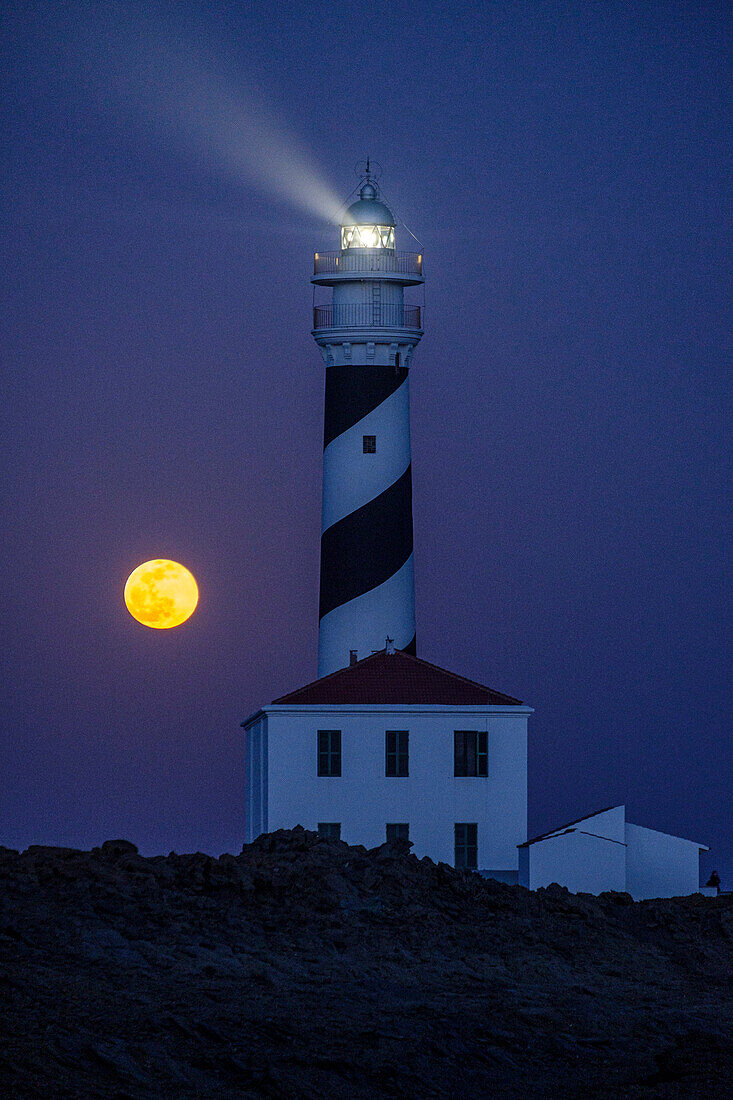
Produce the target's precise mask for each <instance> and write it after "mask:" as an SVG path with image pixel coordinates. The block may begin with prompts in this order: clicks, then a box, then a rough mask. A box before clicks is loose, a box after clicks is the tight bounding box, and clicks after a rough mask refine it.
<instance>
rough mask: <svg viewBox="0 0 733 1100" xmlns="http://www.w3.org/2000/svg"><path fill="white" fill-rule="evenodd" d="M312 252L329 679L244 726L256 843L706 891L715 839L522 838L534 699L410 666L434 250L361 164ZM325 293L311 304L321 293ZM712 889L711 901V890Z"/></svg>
mask: <svg viewBox="0 0 733 1100" xmlns="http://www.w3.org/2000/svg"><path fill="white" fill-rule="evenodd" d="M340 230H341V239H340V245H341V247H340V249H339V250H338V251H337V252H317V253H316V255H315V269H314V274H313V283H314V284H315V286H316V287H326V288H328V289H330V292H331V300H330V301H328V302H325V303H323V304H321V305H314V317H313V336H314V338H315V341H316V343H317V344H318V346H319V348H320V349H321V353H322V355H323V359H324V362H325V364H326V406H325V417H324V432H323V505H322V534H321V597H320V604H321V606H320V631H319V645H318V679H317V680H314V681H312V682H311V683H308V684H304V685H303V686H302V687H300V688H296V689H295V690H294V691H289V692H288V693H287V694H285V695H280V696H279V697H278V698H276V699H274V700H273V701H272V703H270V704H268V705H266V706H263V707H261V708H260V709H259V710H257V711H255V713H254V714H251V715H250V716H249V718H247V719H246V720H245V721H244V722H243V723H242V726H243V727H244V730H245V738H246V749H245V751H246V765H245V767H246V775H247V785H246V807H247V808H246V832H245V835H246V839H247V842H250V841H253V840H254V839H255V838H256V837H258V836H260V834H261V833H266V832H269V831H273V830H276V829H288V828H292V827H293V826H295V825H302V826H303V827H305V828H306V829H311V830H314V831H317V832H318V834H319V835H320V836H321V837H323V838H326V839H328V840H331V841H335V840H339V839H340V840H346V841H348V842H349V843H350V844H363V845H365V846H366V847H368V848H371V847H376V846H377V845H380V844H383V843H384V842H385V841H387V842H390V841H398V840H409V841H410V842H411V844H412V845H413V847H414V853H415V854H416V855H418V856H420V857H423V856H429V857H430V858H431V859H433V860H435V861H436V862H444V863H450V862H452V863H453V865H454V866H455V867H459V868H462V869H464V870H473V871H478V872H479V873H480V874H482V875H484V876H485V877H487V878H495V879H499V880H500V881H502V882H506V883H521V884H522V885H524V886H527V887H529V888H530V889H535V888H537V887H541V886H548V885H550V884H551V883H553V882H555V883H560V884H562V885H565V886H567V887H568V888H569V889H570V890H573V891H585V892H589V893H599V892H601V891H603V890H618V891H629V892H630V893H631V894H632V896H633V897H634V898H636V899H640V898H652V897H673V896H675V895H678V894H689V893H694V892H696V891H697V890H698V888H699V887H698V883H699V853H700V850H701V849H703V848H704V847H705V846H704V845H700V844H697V843H696V842H693V841H690V840H686V839H684V838H682V837H676V836H671V835H669V834H666V833H661V832H658V831H657V830H653V829H646V828H642V827H641V826H638V825H632V824H630V823H629V822H627V821H626V811H625V808H624V806H622V805H618V806H610V807H606V808H605V809H603V810H599V811H596V813H594V814H590V815H588V816H586V817H584V818H581V819H579V820H576V821H572V822H570V823H569V824H568V825H564V826H562V827H561V828H559V829H555V830H553V831H552V832H549V833H543V834H541V835H540V836H537V837H534V838H533V839H531V840H527V721H528V719H529V717H530V715H531V714H532V708H531V707H528V706H526V705H525V704H524V703H522V702H521V700H519V699H516V698H514V697H513V696H511V695H506V694H504V693H503V692H500V691H495V690H494V689H493V688H490V687H488V686H486V685H485V684H481V683H478V682H477V681H475V680H469V679H467V678H466V677H465V676H462V675H460V674H459V673H456V672H451V671H450V670H448V669H446V668H441V667H440V666H439V665H435V664H432V663H431V662H430V661H427V660H425V659H424V658H423V657H418V656H417V654H416V653H415V594H414V583H413V551H412V484H411V468H410V400H409V390H408V385H409V370H410V364H411V362H412V355H413V352H414V349H415V348H416V347H417V344H418V343H419V341H420V337H421V336H422V327H421V317H420V310H419V308H418V307H417V306H416V305H409V304H405V301H404V293H405V288H407V287H411V286H419V285H420V284H421V283H422V282H423V272H422V256H421V255H420V254H419V253H417V252H397V251H396V250H395V219H394V217H393V215H392V211H391V210H390V209H389V207H388V206H387V205H386V203H385V202H383V201H382V199H381V197H380V194H379V189H378V186H377V181H376V180H375V179H374V178H373V176H372V175H371V173H370V172H369V163H368V162H367V170H366V173H365V175H364V176H363V177H362V180H361V183H360V187H359V198H358V200H357V201H356V202H354V203H352V205H351V206H349V207H348V209H347V210H346V211H345V212H344V215H343V217H342V219H341V226H340ZM316 293H318V291H316ZM711 889H712V888H711Z"/></svg>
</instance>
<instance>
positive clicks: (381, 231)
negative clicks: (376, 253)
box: [341, 181, 395, 248]
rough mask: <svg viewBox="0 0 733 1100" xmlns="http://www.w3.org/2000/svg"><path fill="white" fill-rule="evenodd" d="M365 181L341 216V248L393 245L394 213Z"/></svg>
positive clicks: (372, 186) (389, 246)
mask: <svg viewBox="0 0 733 1100" xmlns="http://www.w3.org/2000/svg"><path fill="white" fill-rule="evenodd" d="M378 196H379V192H378V191H377V188H376V186H375V185H374V184H373V183H371V182H370V181H367V182H366V183H365V184H364V185H363V186H362V188H361V190H360V191H359V198H358V199H357V201H356V202H352V204H351V206H350V207H349V208H348V210H347V211H346V212H345V214H344V216H343V218H342V219H341V247H342V248H394V227H395V218H394V214H393V213H392V211H391V210H390V208H389V207H388V206H387V204H386V203H384V202H381V201H380V199H379V197H378Z"/></svg>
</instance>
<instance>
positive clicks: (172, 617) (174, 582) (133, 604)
mask: <svg viewBox="0 0 733 1100" xmlns="http://www.w3.org/2000/svg"><path fill="white" fill-rule="evenodd" d="M198 602H199V590H198V585H197V584H196V580H195V578H194V575H193V573H190V572H189V570H188V569H186V567H185V565H180V564H179V563H178V562H177V561H170V559H169V558H153V560H152V561H144V562H143V563H142V565H138V567H137V569H133V571H132V573H130V576H129V577H128V578H127V583H126V584H125V604H126V605H127V610H128V611H129V612H130V614H131V615H132V617H133V619H137V621H138V622H139V623H143V625H144V626H151V627H153V628H154V629H155V630H168V628H169V627H171V626H180V624H181V623H185V621H186V619H189V618H190V617H191V615H193V613H194V611H195V610H196V604H197V603H198Z"/></svg>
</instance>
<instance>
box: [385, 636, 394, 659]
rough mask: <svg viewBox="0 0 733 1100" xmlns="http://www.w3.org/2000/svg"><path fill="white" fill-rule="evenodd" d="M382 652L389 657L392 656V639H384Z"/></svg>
mask: <svg viewBox="0 0 733 1100" xmlns="http://www.w3.org/2000/svg"><path fill="white" fill-rule="evenodd" d="M384 651H385V653H386V654H388V656H390V657H391V656H392V655H393V654H394V638H387V639H386V645H385V647H384Z"/></svg>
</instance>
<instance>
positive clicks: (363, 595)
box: [313, 162, 423, 676]
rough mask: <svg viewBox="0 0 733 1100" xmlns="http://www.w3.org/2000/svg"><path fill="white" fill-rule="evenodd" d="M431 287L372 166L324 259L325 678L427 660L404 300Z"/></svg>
mask: <svg viewBox="0 0 733 1100" xmlns="http://www.w3.org/2000/svg"><path fill="white" fill-rule="evenodd" d="M422 282H423V274H422V255H420V254H419V253H417V252H396V251H395V219H394V217H393V215H392V212H391V210H390V209H389V207H388V206H386V205H385V203H384V202H382V201H381V200H380V198H379V189H378V186H377V183H376V180H375V179H374V178H373V177H372V176H371V174H370V172H369V163H368V162H367V170H366V174H365V176H364V177H363V179H362V183H361V186H360V189H359V198H358V200H357V201H356V202H355V203H353V204H352V205H351V206H350V207H349V208H348V210H347V211H346V212H345V214H344V217H343V218H342V222H341V249H340V251H338V252H317V253H316V255H315V267H314V275H313V283H314V284H316V285H317V286H324V287H332V288H333V296H332V300H331V302H330V303H328V304H326V305H317V306H315V307H314V317H313V336H314V338H315V340H316V343H317V344H318V346H319V347H320V349H321V354H322V355H323V358H324V361H325V363H326V406H325V418H324V433H323V510H322V525H321V532H322V533H321V597H320V627H319V635H318V675H319V676H326V675H327V674H328V673H329V672H334V671H335V670H336V669H339V668H343V667H344V666H345V665H347V664H348V663H349V657H350V653H351V652H352V651H356V653H357V656H358V658H359V659H361V658H362V657H366V656H368V655H369V654H370V653H371V652H372V650H375V649H384V646H385V639H387V638H389V639H391V640H392V641H393V642H394V646H395V648H397V649H404V650H407V651H408V652H410V653H414V652H415V585H414V569H413V549H412V479H411V466H410V398H409V368H410V362H411V359H412V354H413V351H414V349H415V347H416V345H417V344H418V343H419V341H420V337H421V336H422V328H421V327H420V325H421V318H420V308H419V306H415V305H405V301H404V291H405V287H408V286H417V285H419V284H421V283H422Z"/></svg>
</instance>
